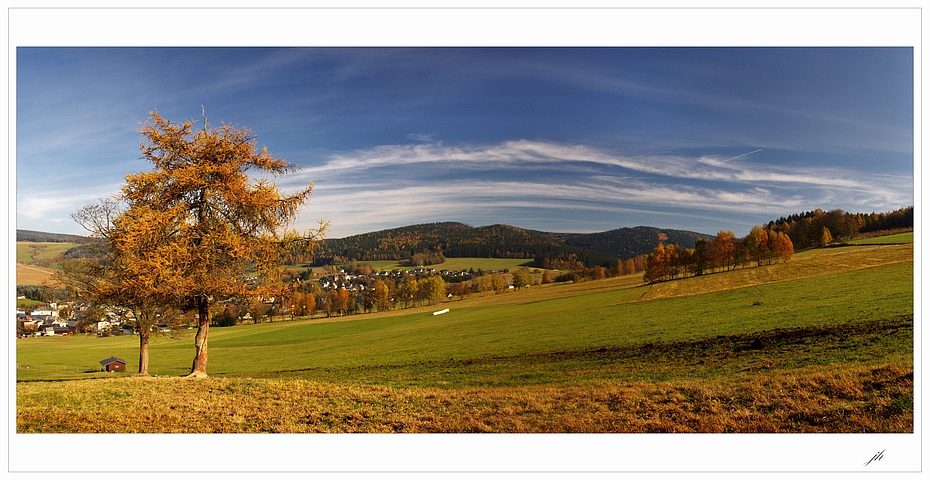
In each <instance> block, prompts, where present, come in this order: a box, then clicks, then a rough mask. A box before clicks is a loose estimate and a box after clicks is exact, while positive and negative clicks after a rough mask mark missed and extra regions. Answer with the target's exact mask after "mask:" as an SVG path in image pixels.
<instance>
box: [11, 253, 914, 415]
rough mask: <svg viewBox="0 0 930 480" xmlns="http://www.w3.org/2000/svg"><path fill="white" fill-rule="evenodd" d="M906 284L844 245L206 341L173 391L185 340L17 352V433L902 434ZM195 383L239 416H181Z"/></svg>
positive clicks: (908, 337)
mask: <svg viewBox="0 0 930 480" xmlns="http://www.w3.org/2000/svg"><path fill="white" fill-rule="evenodd" d="M913 276H914V272H913V246H912V245H892V246H887V245H881V246H851V247H842V248H833V249H821V250H816V251H809V252H803V253H801V254H798V255H796V256H795V258H794V259H792V260H791V261H789V262H787V263H784V264H777V265H772V266H768V267H760V268H746V269H741V270H737V271H735V272H729V273H720V274H714V275H707V276H703V277H697V278H693V279H687V280H682V281H679V282H669V283H666V284H658V285H654V286H643V285H641V278H638V277H637V276H630V277H621V278H615V279H608V280H603V281H593V282H587V283H579V284H568V285H545V286H534V287H531V288H528V289H524V290H522V291H520V292H511V293H506V294H500V295H492V296H485V297H479V298H473V299H468V300H464V301H455V302H448V303H444V304H443V305H441V306H440V307H438V308H437V307H434V308H430V309H427V308H420V309H412V310H407V311H395V312H385V313H379V314H374V315H370V316H357V317H347V318H346V319H345V321H332V320H304V321H296V322H286V323H274V324H260V325H246V326H237V327H227V328H213V329H211V331H210V343H209V345H210V347H209V348H210V361H209V365H208V372H209V373H210V375H211V378H209V379H206V380H203V381H190V380H181V379H180V378H179V377H180V376H182V375H184V374H186V373H187V371H188V370H189V366H190V361H191V360H192V357H193V339H192V335H193V331H192V330H191V331H187V332H181V333H179V334H176V335H175V336H174V337H169V336H165V337H159V338H157V339H156V340H155V341H154V342H153V345H152V348H151V360H150V373H152V374H155V375H157V376H158V378H155V379H140V378H132V377H131V374H128V373H127V374H106V373H101V372H99V371H98V370H99V364H97V362H98V361H99V360H101V359H103V358H106V357H108V356H111V355H116V356H120V357H122V358H125V359H127V360H129V363H130V365H129V369H130V370H132V369H134V368H135V365H136V364H137V357H138V353H137V349H138V345H137V342H138V339H137V338H136V337H111V338H96V337H69V338H35V339H20V340H17V357H16V362H17V380H18V382H19V383H18V384H17V404H18V408H17V430H18V431H116V432H120V431H194V432H204V431H241V432H252V431H284V432H287V431H459V432H463V431H500V432H513V431H600V432H607V431H640V432H641V431H703V432H717V431H770V432H776V431H797V432H800V431H857V432H858V431H895V432H897V431H912V428H913V425H912V422H913V408H912V402H913V383H912V382H913V360H912V357H913V309H914V307H913V294H914V292H913ZM439 308H449V309H450V311H449V313H447V314H444V315H439V316H434V315H432V311H433V310H438V309H439ZM101 377H104V378H105V379H101ZM172 377H173V378H172ZM51 380H69V381H65V382H57V381H56V382H51ZM189 389H193V390H194V391H195V392H200V393H204V392H210V394H209V398H210V400H207V399H206V398H205V399H204V400H203V401H206V402H208V403H210V402H214V403H215V405H214V406H216V407H217V408H225V409H227V410H226V411H227V413H229V412H233V413H229V415H225V414H223V415H220V414H218V413H217V414H212V413H211V414H209V415H207V416H206V417H203V418H198V419H196V421H195V420H192V418H191V417H190V416H188V414H184V413H182V411H183V408H181V407H182V405H183V404H185V402H191V401H193V400H191V399H190V398H186V397H184V393H183V392H184V391H186V390H189ZM285 392H288V393H285ZM111 395H116V396H118V397H119V398H125V399H126V401H127V402H129V403H130V404H133V405H136V407H137V408H148V407H145V405H149V404H150V403H151V402H152V400H151V399H152V396H153V395H155V397H156V398H159V399H160V400H158V406H157V407H154V406H153V407H151V408H153V409H154V410H152V412H154V413H150V414H147V415H156V416H160V417H159V418H161V420H160V423H159V422H156V423H155V424H152V423H151V422H150V421H141V420H140V421H133V420H132V419H120V420H119V421H116V420H115V418H114V416H117V415H120V414H119V413H118V411H117V410H115V409H106V408H105V409H102V410H101V409H97V410H93V409H92V408H91V407H83V406H80V405H84V404H92V403H94V402H93V400H92V398H97V397H100V396H102V397H107V396H111ZM303 395H305V396H303ZM88 396H89V397H90V398H89V397H88ZM188 396H189V395H188ZM182 397H184V398H183V399H182ZM287 398H290V399H291V400H292V401H293V402H296V403H294V404H293V405H291V406H288V407H286V408H281V405H282V403H286V402H287V401H288V400H287ZM303 398H306V399H307V400H302V399H303ZM309 398H313V399H314V400H313V401H312V402H310V401H309ZM43 399H44V400H43ZM81 399H83V400H81ZM237 399H238V400H239V401H241V403H243V404H244V405H252V407H251V408H246V407H241V408H240V407H235V408H233V407H232V406H231V405H232V404H233V403H235V402H236V400H237ZM246 399H251V400H246ZM262 399H264V400H265V401H266V402H268V403H270V404H274V405H278V407H279V408H277V409H273V410H272V409H268V408H265V407H263V406H262V405H264V404H263V403H261V401H262ZM40 400H41V401H40ZM37 402H38V403H37ZM255 402H257V403H255ZM308 402H309V403H312V404H313V405H310V404H308ZM909 402H910V403H909ZM36 404H40V405H42V407H43V408H42V409H40V408H35V407H34V405H36ZM124 404H125V402H124ZM143 404H144V405H143ZM66 405H68V406H66ZM76 405H77V406H76ZM56 408H58V409H61V410H62V411H64V410H67V409H68V408H70V409H71V410H70V411H71V414H70V416H69V417H68V418H63V417H61V416H56V414H55V413H54V412H55V410H56ZM203 408H207V409H208V410H210V411H212V408H208V407H202V408H201V411H203ZM140 411H141V410H140ZM107 412H109V413H107ZM701 412H703V413H701ZM857 412H858V413H857ZM861 412H866V413H861ZM73 418H76V420H73Z"/></svg>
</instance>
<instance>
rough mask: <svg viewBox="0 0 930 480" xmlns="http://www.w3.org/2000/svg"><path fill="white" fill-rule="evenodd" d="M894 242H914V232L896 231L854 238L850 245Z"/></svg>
mask: <svg viewBox="0 0 930 480" xmlns="http://www.w3.org/2000/svg"><path fill="white" fill-rule="evenodd" d="M892 243H914V232H904V233H896V234H893V235H884V236H881V237H870V238H862V239H858V240H853V241H851V242H849V244H850V245H881V244H892Z"/></svg>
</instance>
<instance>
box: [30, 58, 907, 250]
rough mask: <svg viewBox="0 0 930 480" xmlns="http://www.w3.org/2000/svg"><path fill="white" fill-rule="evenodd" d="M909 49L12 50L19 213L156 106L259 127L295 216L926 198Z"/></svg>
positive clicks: (370, 226) (170, 113) (759, 209)
mask: <svg viewBox="0 0 930 480" xmlns="http://www.w3.org/2000/svg"><path fill="white" fill-rule="evenodd" d="M913 78H914V72H913V50H912V49H911V48H878V47H866V48H849V47H839V48H812V47H789V48H769V47H766V48H726V47H720V48H646V47H629V48H614V47H598V48H576V47H565V48H538V47H532V48H477V47H468V48H438V47H435V48H386V47H378V48H304V47H299V48H241V47H233V48H186V47H178V48H80V47H63V48H58V47H53V48H32V47H30V48H23V47H21V48H18V49H17V50H16V90H15V100H16V165H15V166H16V180H15V182H16V184H15V187H16V200H15V201H16V227H17V228H20V229H30V230H42V231H52V232H61V233H79V234H83V233H84V231H83V230H82V229H81V228H80V226H78V225H77V224H75V223H74V222H73V221H72V220H71V218H70V214H71V213H73V212H75V211H76V210H78V209H79V208H81V207H82V206H84V205H86V204H87V203H90V202H93V201H95V200H96V199H98V198H101V197H105V196H108V195H111V194H114V193H116V192H118V190H119V187H120V185H121V184H122V182H123V180H124V177H125V175H126V174H127V173H132V172H137V171H142V170H148V169H150V165H149V164H146V163H145V162H143V161H142V160H140V159H139V157H140V155H139V143H140V141H141V140H142V138H141V136H140V135H139V134H138V133H137V131H138V128H139V126H140V124H141V122H144V121H145V120H146V119H147V115H148V112H149V111H151V110H153V109H158V110H159V111H160V112H161V114H162V115H163V116H165V117H166V118H168V119H171V120H174V121H183V120H188V119H194V120H197V121H200V118H201V105H203V106H204V108H205V109H206V115H207V117H208V118H209V120H210V122H211V124H213V125H214V126H216V125H219V124H220V122H226V123H229V124H233V125H236V126H240V127H248V128H250V129H251V130H252V132H253V134H254V135H255V137H256V138H257V140H258V143H259V145H260V146H267V147H268V149H269V150H270V151H271V153H272V154H274V155H275V156H280V157H284V158H286V159H287V160H289V161H291V162H293V163H296V164H298V165H299V166H300V167H301V170H300V171H299V172H298V173H295V174H292V175H288V176H285V177H280V178H278V179H277V182H278V185H279V186H280V187H281V188H282V189H283V190H285V191H288V190H293V189H296V188H298V187H300V186H302V185H304V184H306V183H307V182H313V183H314V185H315V187H314V193H313V195H312V197H311V200H310V202H309V204H308V205H307V207H306V208H305V209H304V211H303V212H302V213H301V215H300V219H299V221H298V223H297V225H296V226H297V227H298V228H301V229H303V228H308V227H311V226H314V225H316V223H317V221H318V220H321V219H322V220H326V221H329V222H331V230H330V233H329V236H330V237H334V238H335V237H342V236H346V235H351V234H355V233H362V232H367V231H374V230H380V229H384V228H391V227H397V226H402V225H409V224H415V223H425V222H435V221H459V222H464V223H467V224H470V225H474V226H481V225H489V224H495V223H506V224H511V225H516V226H520V227H524V228H532V229H538V230H547V231H563V232H565V231H569V232H593V231H603V230H610V229H614V228H620V227H629V226H636V225H652V226H659V227H664V228H677V229H687V230H695V231H699V232H703V233H716V232H717V231H718V230H721V229H727V230H733V231H734V232H735V233H737V235H745V234H746V233H748V231H749V229H750V228H751V227H752V226H753V225H757V224H762V223H764V222H767V221H769V220H772V219H775V218H778V217H780V216H783V215H789V214H792V213H796V212H801V211H806V210H812V209H815V208H823V209H833V208H839V209H843V210H847V211H864V212H871V211H887V210H892V209H896V208H900V207H905V206H909V205H913V204H914V114H913V112H914V85H913Z"/></svg>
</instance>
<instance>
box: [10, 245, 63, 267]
mask: <svg viewBox="0 0 930 480" xmlns="http://www.w3.org/2000/svg"><path fill="white" fill-rule="evenodd" d="M76 246H78V245H77V244H76V243H68V242H16V263H24V264H27V265H30V264H33V263H34V262H35V260H51V259H54V258H55V257H57V256H58V255H61V254H62V253H65V252H66V251H67V250H68V249H69V248H72V247H76ZM34 253H37V255H35V258H33V254H34Z"/></svg>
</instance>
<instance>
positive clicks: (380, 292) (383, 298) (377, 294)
mask: <svg viewBox="0 0 930 480" xmlns="http://www.w3.org/2000/svg"><path fill="white" fill-rule="evenodd" d="M390 299H391V295H390V290H389V289H388V286H387V284H386V283H384V282H383V281H381V280H376V281H375V286H374V292H373V294H372V302H373V303H374V306H375V308H377V309H378V311H379V312H383V311H385V310H388V309H389V308H390V307H391V302H390Z"/></svg>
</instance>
